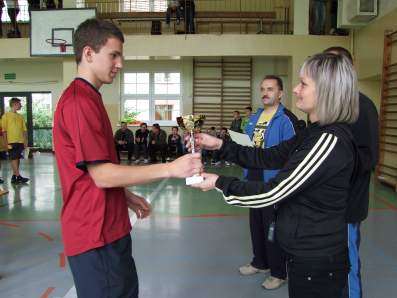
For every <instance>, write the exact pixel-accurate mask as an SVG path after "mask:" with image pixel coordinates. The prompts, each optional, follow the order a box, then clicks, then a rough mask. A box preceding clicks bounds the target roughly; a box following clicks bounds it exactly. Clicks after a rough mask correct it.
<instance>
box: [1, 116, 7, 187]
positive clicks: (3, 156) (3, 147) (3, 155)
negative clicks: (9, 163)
mask: <svg viewBox="0 0 397 298" xmlns="http://www.w3.org/2000/svg"><path fill="white" fill-rule="evenodd" d="M6 159H7V145H6V143H5V142H4V138H3V129H2V127H1V123H0V170H1V161H2V160H6ZM2 183H4V180H3V178H0V184H2Z"/></svg>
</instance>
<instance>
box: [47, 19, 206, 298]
mask: <svg viewBox="0 0 397 298" xmlns="http://www.w3.org/2000/svg"><path fill="white" fill-rule="evenodd" d="M123 42H124V37H123V34H122V33H121V31H120V30H119V29H118V28H117V27H116V26H115V25H114V24H112V23H109V22H106V21H102V20H97V19H89V20H86V21H84V22H83V23H81V24H80V25H79V27H78V28H77V31H76V33H75V35H74V51H75V56H76V62H77V72H78V74H77V78H76V79H75V80H74V81H73V82H72V83H71V84H70V85H69V87H67V89H66V90H65V91H64V93H63V94H62V96H61V98H60V100H59V102H58V105H57V109H56V111H55V116H54V131H53V135H54V147H55V154H56V160H57V165H58V171H59V176H60V180H61V186H62V195H63V208H62V213H61V226H62V236H63V241H64V246H65V253H66V255H67V256H68V260H69V264H70V267H71V270H72V274H73V279H74V282H75V286H76V290H77V295H78V296H79V297H96V298H97V297H134V298H135V297H138V277H137V273H136V268H135V263H134V259H133V258H132V254H131V237H130V230H131V225H130V221H129V216H128V207H129V208H131V209H132V210H134V211H135V213H136V214H137V217H138V218H145V217H147V216H148V215H149V214H150V212H151V206H150V204H149V203H147V202H146V200H145V199H144V198H142V197H140V196H138V195H136V194H134V193H132V192H130V191H128V190H127V189H126V187H128V186H131V185H138V184H144V183H148V182H152V181H155V180H159V179H162V178H168V177H178V178H184V177H188V176H192V175H194V174H197V173H199V172H200V171H201V169H202V164H201V160H200V154H187V155H185V156H183V157H181V158H179V159H177V160H175V161H174V162H172V163H168V164H155V165H149V166H142V167H130V166H122V165H120V164H119V160H118V158H117V154H116V150H115V147H114V143H113V133H112V128H111V125H110V121H109V118H108V116H107V114H106V110H105V107H104V104H103V102H102V98H101V94H100V93H99V91H98V90H99V88H100V87H101V86H102V85H103V84H110V83H112V82H113V79H114V78H115V77H116V75H117V73H118V72H119V70H120V69H121V68H122V54H123V53H122V51H123Z"/></svg>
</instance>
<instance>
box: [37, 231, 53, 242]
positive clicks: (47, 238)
mask: <svg viewBox="0 0 397 298" xmlns="http://www.w3.org/2000/svg"><path fill="white" fill-rule="evenodd" d="M37 234H38V235H40V236H41V237H43V238H44V239H46V240H48V241H54V238H52V237H51V236H50V235H48V234H46V233H43V232H37Z"/></svg>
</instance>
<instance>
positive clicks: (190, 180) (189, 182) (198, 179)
mask: <svg viewBox="0 0 397 298" xmlns="http://www.w3.org/2000/svg"><path fill="white" fill-rule="evenodd" d="M203 181H204V178H203V176H191V177H187V178H186V185H192V184H197V183H201V182H203Z"/></svg>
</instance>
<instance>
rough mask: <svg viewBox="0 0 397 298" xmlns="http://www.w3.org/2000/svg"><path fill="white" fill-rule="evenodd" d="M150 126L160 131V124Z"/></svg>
mask: <svg viewBox="0 0 397 298" xmlns="http://www.w3.org/2000/svg"><path fill="white" fill-rule="evenodd" d="M152 126H153V127H156V128H158V129H160V124H158V123H154V124H153V125H152Z"/></svg>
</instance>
